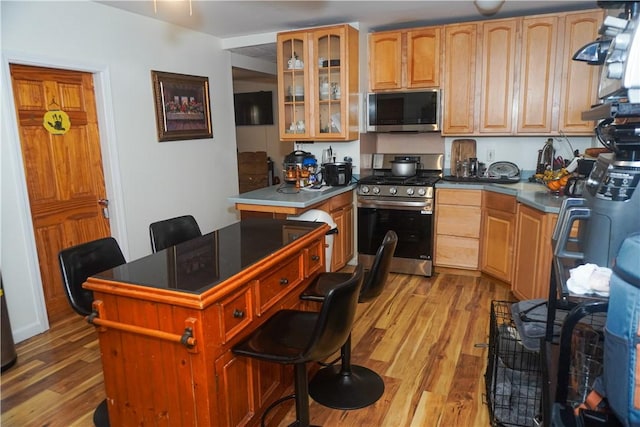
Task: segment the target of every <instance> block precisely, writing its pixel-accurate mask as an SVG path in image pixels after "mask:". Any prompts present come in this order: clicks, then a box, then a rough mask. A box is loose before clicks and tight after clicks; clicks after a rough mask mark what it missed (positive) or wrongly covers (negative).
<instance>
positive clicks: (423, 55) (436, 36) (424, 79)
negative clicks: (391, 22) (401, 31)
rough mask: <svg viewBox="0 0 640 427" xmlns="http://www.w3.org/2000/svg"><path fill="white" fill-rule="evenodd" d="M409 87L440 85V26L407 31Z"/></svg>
mask: <svg viewBox="0 0 640 427" xmlns="http://www.w3.org/2000/svg"><path fill="white" fill-rule="evenodd" d="M406 37H407V67H406V70H407V88H409V89H417V88H426V87H438V86H440V28H424V29H419V30H411V31H407V36H406Z"/></svg>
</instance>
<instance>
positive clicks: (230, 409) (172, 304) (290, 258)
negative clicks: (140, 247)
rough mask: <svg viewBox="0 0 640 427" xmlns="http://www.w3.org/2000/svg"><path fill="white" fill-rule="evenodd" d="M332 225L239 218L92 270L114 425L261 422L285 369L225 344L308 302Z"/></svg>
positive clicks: (285, 381) (284, 383)
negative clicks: (305, 294)
mask: <svg viewBox="0 0 640 427" xmlns="http://www.w3.org/2000/svg"><path fill="white" fill-rule="evenodd" d="M328 229H329V227H328V226H327V225H326V224H324V223H313V222H304V221H287V220H274V219H252V220H246V221H240V222H238V223H236V224H232V225H230V226H228V227H224V228H222V229H220V230H217V231H214V232H212V233H209V234H206V235H204V236H202V237H199V238H196V239H193V240H189V241H187V242H184V243H181V244H179V245H176V246H172V247H169V248H167V249H165V250H163V251H160V252H157V253H155V254H152V255H149V256H147V257H144V258H141V259H138V260H135V261H132V262H129V263H127V264H124V265H122V266H119V267H116V268H114V269H112V270H108V271H105V272H103V273H100V274H97V275H95V276H93V277H90V278H89V279H88V280H87V282H85V284H84V287H85V288H86V289H89V290H92V291H93V294H94V305H93V306H94V314H93V315H92V316H89V321H90V322H92V323H93V324H94V325H96V327H97V331H98V338H99V343H100V352H101V357H102V365H103V372H104V384H105V391H106V397H107V405H108V409H109V417H110V423H111V425H112V426H133V425H179V426H196V425H197V426H214V425H220V426H222V425H224V426H236V425H258V424H259V418H260V414H261V413H262V411H263V410H264V409H265V408H266V407H267V406H268V405H269V404H270V403H271V402H273V401H275V400H276V399H278V398H280V397H281V396H282V395H283V393H284V391H285V389H286V388H287V387H288V386H289V385H290V383H291V380H290V378H289V376H288V375H286V374H285V372H289V371H286V370H285V369H284V368H283V367H282V366H281V365H277V364H273V363H266V362H258V361H256V360H251V359H248V358H241V357H238V358H236V357H235V356H234V354H233V353H232V351H231V348H232V347H233V345H234V344H236V343H237V342H238V341H239V340H240V339H242V338H243V337H245V336H247V335H248V334H249V333H251V332H252V331H253V330H255V329H256V328H257V327H258V326H259V325H261V324H262V323H264V322H265V321H266V320H267V319H268V318H269V317H271V316H272V315H273V314H274V313H276V312H277V311H279V310H280V309H282V308H300V307H302V306H303V304H302V303H301V302H300V301H299V294H300V292H301V291H302V289H304V288H305V287H306V286H307V285H308V284H309V282H310V281H311V280H312V279H313V278H314V277H315V276H316V275H317V274H318V273H319V272H320V271H322V270H324V239H325V233H326V232H327V231H328ZM281 415H283V414H281Z"/></svg>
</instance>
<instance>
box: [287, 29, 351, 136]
mask: <svg viewBox="0 0 640 427" xmlns="http://www.w3.org/2000/svg"><path fill="white" fill-rule="evenodd" d="M277 49H278V65H277V67H278V111H279V114H280V116H279V122H280V124H279V127H280V139H281V140H285V141H352V140H354V139H357V138H358V132H359V126H358V114H357V111H358V96H357V94H358V92H359V80H358V79H359V72H358V30H356V29H355V28H353V27H351V26H349V25H336V26H332V27H322V28H316V29H310V30H306V31H295V32H287V33H280V34H278V37H277Z"/></svg>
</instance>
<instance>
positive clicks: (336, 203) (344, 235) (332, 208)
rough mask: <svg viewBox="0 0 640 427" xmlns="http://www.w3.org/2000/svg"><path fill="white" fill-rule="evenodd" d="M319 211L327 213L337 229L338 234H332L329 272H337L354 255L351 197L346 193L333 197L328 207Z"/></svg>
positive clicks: (349, 193)
mask: <svg viewBox="0 0 640 427" xmlns="http://www.w3.org/2000/svg"><path fill="white" fill-rule="evenodd" d="M321 209H323V210H327V211H328V212H329V214H330V215H331V218H333V222H335V223H336V228H337V229H338V234H334V238H333V253H332V256H331V271H338V270H340V269H341V268H342V267H344V266H345V265H347V263H348V262H349V260H351V258H353V254H354V245H353V241H354V231H353V195H352V193H351V192H347V193H343V194H341V195H340V196H336V197H333V198H332V199H330V200H329V203H328V206H325V207H323V208H321Z"/></svg>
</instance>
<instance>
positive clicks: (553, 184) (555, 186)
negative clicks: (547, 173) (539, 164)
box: [543, 174, 570, 194]
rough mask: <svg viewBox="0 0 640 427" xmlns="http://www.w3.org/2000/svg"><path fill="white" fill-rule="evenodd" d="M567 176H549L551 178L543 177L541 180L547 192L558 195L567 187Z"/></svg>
mask: <svg viewBox="0 0 640 427" xmlns="http://www.w3.org/2000/svg"><path fill="white" fill-rule="evenodd" d="M569 176H570V175H569V174H561V175H559V176H555V177H554V176H551V177H545V178H544V179H543V181H544V185H546V186H547V188H548V189H549V191H551V192H552V193H554V194H560V193H562V192H563V191H564V187H565V186H566V185H567V182H568V181H569Z"/></svg>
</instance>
